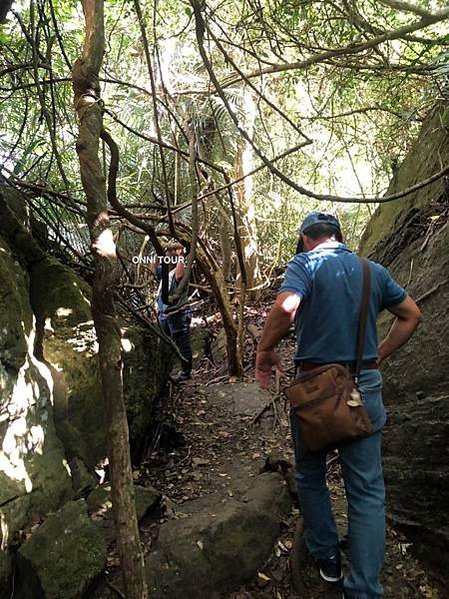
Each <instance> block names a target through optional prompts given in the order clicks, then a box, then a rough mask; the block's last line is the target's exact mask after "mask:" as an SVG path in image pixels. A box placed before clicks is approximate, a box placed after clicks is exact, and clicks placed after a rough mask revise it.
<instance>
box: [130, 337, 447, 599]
mask: <svg viewBox="0 0 449 599" xmlns="http://www.w3.org/2000/svg"><path fill="white" fill-rule="evenodd" d="M291 349H292V345H291V341H288V342H285V344H284V348H283V353H284V354H285V356H286V359H285V363H288V357H289V356H290V355H291ZM212 377H213V373H211V372H204V371H203V372H201V371H197V372H196V373H195V378H194V381H193V382H190V383H188V384H185V385H184V386H183V387H182V388H180V389H177V388H174V389H173V393H172V396H171V400H170V404H169V405H167V411H168V412H172V413H173V412H174V413H175V414H176V417H175V422H173V425H174V426H176V429H177V431H178V432H179V433H181V437H178V439H177V444H178V446H177V447H173V448H172V450H171V451H169V452H168V453H167V452H166V451H162V450H160V451H155V452H153V453H151V454H150V455H148V457H147V460H146V462H145V464H144V465H143V466H142V469H141V481H142V482H145V481H149V482H151V483H152V484H154V485H155V486H157V487H158V488H159V489H163V490H164V492H165V494H166V495H167V497H168V500H167V504H168V506H171V507H172V508H173V509H174V510H180V511H182V505H183V504H184V503H185V502H188V501H189V500H191V499H194V498H198V497H201V496H204V495H207V494H210V493H213V492H219V493H221V494H222V496H223V501H225V500H229V498H232V496H233V492H234V491H233V480H234V478H235V477H236V470H238V473H237V474H238V478H239V479H241V476H242V474H246V475H247V476H248V477H252V476H255V475H257V473H258V472H260V471H262V470H263V469H264V468H267V464H268V467H269V468H272V467H273V464H274V465H275V466H274V467H276V465H277V466H278V467H280V468H281V469H282V470H283V472H284V474H285V475H286V477H287V479H289V482H290V483H291V479H292V469H291V468H288V465H286V464H285V463H283V462H290V463H291V464H292V463H293V451H292V446H291V440H290V430H289V422H288V416H287V414H286V412H285V411H284V406H283V404H282V402H281V401H280V400H278V401H276V402H275V413H274V411H273V405H271V406H270V408H269V409H268V410H267V411H266V412H265V413H264V415H263V417H261V418H257V421H256V422H254V421H255V416H254V414H256V416H257V414H259V413H260V408H257V409H256V406H255V405H252V406H251V399H250V398H251V396H254V395H257V394H258V393H260V391H258V390H257V388H256V387H255V385H254V384H253V382H252V380H251V379H249V378H248V382H247V383H245V384H243V383H232V382H219V383H215V384H208V382H207V381H208V380H209V381H210V379H211V378H212ZM242 395H243V399H241V396H242ZM230 398H231V399H230ZM235 398H237V402H240V403H238V405H239V407H238V408H237V409H236V404H235ZM238 398H240V399H241V401H240V399H238ZM271 399H272V396H271V395H270V394H269V393H268V392H267V394H266V395H263V396H262V397H258V402H259V406H264V405H268V404H267V402H270V401H271ZM248 402H249V407H248ZM282 466H283V467H282ZM328 478H329V484H330V488H331V491H332V495H333V499H334V505H335V513H336V518H337V521H338V526H339V528H340V531H341V534H342V536H344V534H345V528H346V504H345V499H344V491H343V487H342V483H341V480H340V476H339V465H338V461H337V460H333V461H332V463H331V464H330V466H329V473H328ZM280 530H281V531H280V535H279V539H278V542H277V543H276V544H275V546H274V547H273V548H272V554H271V557H270V558H269V559H268V560H267V562H266V563H265V564H263V565H261V567H260V569H259V571H258V572H255V575H254V578H253V579H252V580H250V581H249V582H248V583H247V584H246V585H245V586H244V587H243V588H241V589H240V590H238V591H236V592H233V593H231V594H228V595H226V599H255V598H256V597H257V599H268V598H275V599H290V598H293V597H303V598H304V599H315V598H331V597H341V591H340V593H338V587H335V586H332V585H329V584H327V583H324V582H321V581H320V579H319V577H318V576H317V571H316V567H315V565H314V564H313V563H312V562H311V560H310V559H309V558H308V556H307V552H306V551H305V550H304V547H303V542H302V536H301V518H300V515H299V510H298V509H297V508H295V507H294V508H293V509H292V511H291V513H290V514H289V516H288V517H287V518H286V519H285V521H283V522H282V523H281V529H280ZM295 536H296V540H295ZM292 547H294V548H296V549H295V550H294V553H295V555H296V559H295V560H294V561H293V573H292V564H291V562H290V553H291V550H292ZM236 549H238V548H236ZM412 549H413V547H412V546H411V545H410V544H409V543H408V542H407V540H406V539H405V538H404V537H403V535H401V534H400V533H399V532H397V531H396V530H394V529H393V528H391V527H389V529H388V550H387V557H386V565H385V568H384V571H383V575H382V582H383V585H384V588H385V597H386V599H402V598H410V599H412V598H413V599H418V598H421V597H422V598H426V599H444V598H445V597H449V594H447V592H446V591H445V590H442V589H441V588H439V586H438V584H437V583H436V582H435V581H432V580H431V578H430V577H429V576H428V574H426V569H425V566H423V565H422V564H421V563H419V562H418V561H417V560H416V559H415V558H414V557H413V555H412ZM343 559H344V560H345V556H344V553H343ZM292 574H293V575H292ZM293 579H295V580H296V581H297V586H298V587H299V594H298V593H297V591H296V590H295V588H294V583H293Z"/></svg>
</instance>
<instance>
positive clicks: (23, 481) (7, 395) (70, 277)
mask: <svg viewBox="0 0 449 599" xmlns="http://www.w3.org/2000/svg"><path fill="white" fill-rule="evenodd" d="M30 231H31V226H30V216H29V214H28V213H27V209H26V205H25V203H24V201H23V198H22V197H21V196H20V194H17V193H16V192H14V191H13V190H10V189H8V188H5V187H2V186H0V281H1V283H0V523H1V529H0V597H3V596H9V593H8V592H7V584H8V577H9V574H10V572H11V560H12V556H13V555H14V550H15V549H16V548H17V547H18V546H19V545H20V543H21V542H22V540H23V539H24V538H27V539H28V538H29V537H30V533H31V532H32V531H33V530H34V528H35V525H36V524H39V523H40V522H42V520H43V519H44V518H45V517H46V516H47V514H49V513H50V512H56V511H57V510H58V509H59V508H60V507H61V506H63V505H64V504H65V503H66V502H67V501H68V500H70V499H73V498H77V497H80V496H83V494H84V493H85V492H86V491H87V490H88V489H89V488H92V487H93V486H95V485H96V484H97V479H96V476H95V474H94V466H95V465H96V464H97V463H98V462H99V461H100V460H101V459H102V458H104V457H105V455H106V438H107V431H106V430H105V422H104V415H103V398H102V394H101V387H100V383H99V373H98V365H97V356H96V353H97V346H96V341H95V334H94V330H93V323H92V320H91V313H90V302H89V287H88V285H87V284H86V283H84V282H83V281H81V280H80V279H79V278H78V277H77V276H76V274H75V273H74V272H73V271H72V270H70V269H69V268H68V267H66V266H64V265H62V264H61V263H59V262H58V261H57V260H55V259H54V258H51V257H49V256H47V255H46V254H45V253H44V252H43V251H42V250H41V248H40V247H39V245H38V244H37V243H36V241H35V240H34V238H33V236H32V235H31V233H30ZM124 350H125V354H124V355H125V371H124V383H125V392H126V399H127V402H128V403H127V409H128V416H129V423H130V438H131V441H132V443H133V444H134V445H135V446H136V445H138V444H139V443H140V442H141V441H142V438H143V437H144V435H145V433H146V432H147V430H148V428H149V425H150V422H151V418H152V411H153V409H154V405H155V400H156V398H157V397H158V396H159V395H160V393H161V391H162V388H163V386H164V384H165V381H166V378H167V376H168V370H169V368H170V364H171V358H170V354H169V353H168V349H167V346H165V345H163V344H162V343H161V342H160V341H159V340H158V339H154V337H152V336H150V335H149V334H148V332H146V331H144V330H142V329H140V328H137V327H129V328H127V329H126V330H124ZM72 557H73V558H74V559H76V556H72ZM7 593H8V594H7Z"/></svg>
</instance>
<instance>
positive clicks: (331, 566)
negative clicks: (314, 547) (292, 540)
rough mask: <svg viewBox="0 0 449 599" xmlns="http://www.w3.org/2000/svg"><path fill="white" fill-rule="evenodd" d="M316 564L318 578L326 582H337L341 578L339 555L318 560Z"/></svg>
mask: <svg viewBox="0 0 449 599" xmlns="http://www.w3.org/2000/svg"><path fill="white" fill-rule="evenodd" d="M317 562H318V567H319V569H320V576H321V578H322V579H323V580H325V581H326V582H339V581H340V580H341V579H342V578H343V575H342V573H341V562H340V554H339V553H337V554H336V555H333V556H332V557H326V558H324V559H318V560H317Z"/></svg>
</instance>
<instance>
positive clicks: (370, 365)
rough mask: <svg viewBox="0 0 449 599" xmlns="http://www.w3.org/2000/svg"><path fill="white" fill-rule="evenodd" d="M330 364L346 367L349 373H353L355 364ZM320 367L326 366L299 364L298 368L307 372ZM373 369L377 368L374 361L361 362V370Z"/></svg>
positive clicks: (310, 363) (307, 363) (308, 363)
mask: <svg viewBox="0 0 449 599" xmlns="http://www.w3.org/2000/svg"><path fill="white" fill-rule="evenodd" d="M332 364H341V365H342V366H346V368H348V370H349V371H350V372H355V366H356V364H355V362H332ZM321 366H326V364H317V363H316V362H300V363H299V368H300V370H302V371H303V372H308V371H309V370H314V369H315V368H320V367H321ZM375 368H376V369H377V368H379V366H378V364H377V362H376V361H375V360H372V361H371V362H362V366H361V370H366V369H367V370H373V369H375Z"/></svg>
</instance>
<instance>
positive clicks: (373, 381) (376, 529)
mask: <svg viewBox="0 0 449 599" xmlns="http://www.w3.org/2000/svg"><path fill="white" fill-rule="evenodd" d="M359 387H360V390H361V392H362V396H363V399H364V402H365V407H366V409H367V411H368V413H369V415H370V418H371V422H372V423H373V428H374V432H373V434H372V435H370V436H369V437H366V438H364V439H360V440H358V441H351V442H346V443H339V444H338V446H337V449H338V452H339V456H340V463H341V468H342V473H343V479H344V484H345V490H346V498H347V501H348V541H349V567H350V573H349V575H348V576H347V577H346V578H345V579H344V583H343V584H344V589H345V593H346V596H347V597H350V598H352V599H377V598H379V597H382V586H381V584H380V582H379V573H380V570H381V568H382V565H383V561H384V555H385V509H384V502H385V487H384V479H383V474H382V463H381V430H382V427H383V426H384V424H385V421H386V415H385V408H384V406H383V403H382V394H381V390H382V375H381V374H380V372H379V371H378V370H362V372H361V374H360V379H359ZM290 416H291V427H292V436H293V442H294V446H295V458H296V473H295V479H296V485H297V488H298V495H299V502H300V506H301V512H302V516H303V518H304V528H305V534H306V544H307V548H308V550H309V551H310V553H311V554H312V555H313V556H314V557H315V558H317V559H320V558H326V557H331V556H333V555H335V554H336V553H337V552H338V546H339V539H338V533H337V528H336V525H335V520H334V516H333V514H332V506H331V500H330V495H329V490H328V488H327V484H326V453H327V452H326V451H321V452H313V453H312V452H309V451H308V450H307V449H306V448H305V447H304V445H303V443H302V442H301V436H300V431H299V426H298V419H297V417H296V415H295V413H294V412H293V411H292V412H291V414H290Z"/></svg>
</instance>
